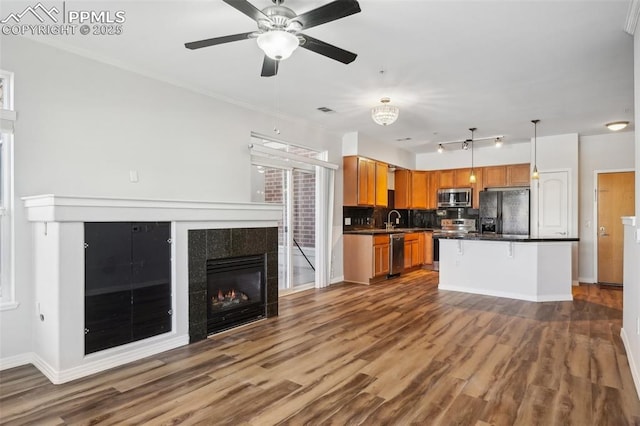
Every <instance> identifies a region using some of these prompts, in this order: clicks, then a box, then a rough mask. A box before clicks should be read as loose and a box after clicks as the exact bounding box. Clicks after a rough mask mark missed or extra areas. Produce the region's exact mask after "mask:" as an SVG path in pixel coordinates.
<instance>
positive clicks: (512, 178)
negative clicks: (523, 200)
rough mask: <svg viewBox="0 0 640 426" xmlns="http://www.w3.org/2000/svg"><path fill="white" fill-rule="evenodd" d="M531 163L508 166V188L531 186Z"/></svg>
mask: <svg viewBox="0 0 640 426" xmlns="http://www.w3.org/2000/svg"><path fill="white" fill-rule="evenodd" d="M530 173H531V172H530V165H529V163H524V164H509V165H508V166H507V186H529V185H530V184H531V174H530Z"/></svg>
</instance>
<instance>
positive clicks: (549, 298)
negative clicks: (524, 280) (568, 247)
mask: <svg viewBox="0 0 640 426" xmlns="http://www.w3.org/2000/svg"><path fill="white" fill-rule="evenodd" d="M438 290H447V291H459V292H463V293H472V294H481V295H483V296H494V297H506V298H507V299H517V300H526V301H528V302H562V301H571V300H573V295H572V294H571V293H569V294H548V295H544V296H538V297H536V296H531V295H528V294H520V293H511V292H504V291H491V290H479V289H477V288H475V287H471V288H470V287H464V286H457V285H447V284H438Z"/></svg>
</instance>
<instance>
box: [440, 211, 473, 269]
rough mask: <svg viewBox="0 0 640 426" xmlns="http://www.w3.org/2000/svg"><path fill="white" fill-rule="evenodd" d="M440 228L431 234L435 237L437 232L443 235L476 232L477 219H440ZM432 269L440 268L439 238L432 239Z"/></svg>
mask: <svg viewBox="0 0 640 426" xmlns="http://www.w3.org/2000/svg"><path fill="white" fill-rule="evenodd" d="M440 226H441V227H442V229H441V230H439V231H437V232H434V233H433V236H434V237H437V236H438V234H445V235H464V234H468V233H469V232H476V231H477V230H478V228H477V221H476V219H442V220H441V221H440ZM433 270H434V271H439V270H440V239H439V238H434V239H433Z"/></svg>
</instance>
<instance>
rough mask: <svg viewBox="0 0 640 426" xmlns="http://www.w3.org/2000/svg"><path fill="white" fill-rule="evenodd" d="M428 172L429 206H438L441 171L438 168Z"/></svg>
mask: <svg viewBox="0 0 640 426" xmlns="http://www.w3.org/2000/svg"><path fill="white" fill-rule="evenodd" d="M426 173H427V208H428V209H435V208H438V184H439V183H440V182H439V179H440V174H439V173H440V172H438V171H437V170H434V171H430V172H426Z"/></svg>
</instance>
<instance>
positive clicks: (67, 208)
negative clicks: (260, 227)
mask: <svg viewBox="0 0 640 426" xmlns="http://www.w3.org/2000/svg"><path fill="white" fill-rule="evenodd" d="M22 200H23V201H24V206H25V207H26V209H27V219H28V220H29V221H31V222H90V221H94V222H106V221H110V222H118V221H138V220H139V221H170V222H194V221H211V220H214V221H227V220H233V221H256V220H257V221H261V220H267V221H273V220H276V221H277V220H278V219H280V218H281V217H282V206H281V205H280V204H260V203H219V202H210V201H180V200H146V199H129V198H109V197H74V196H66V195H53V194H46V195H35V196H32V197H23V198H22Z"/></svg>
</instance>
